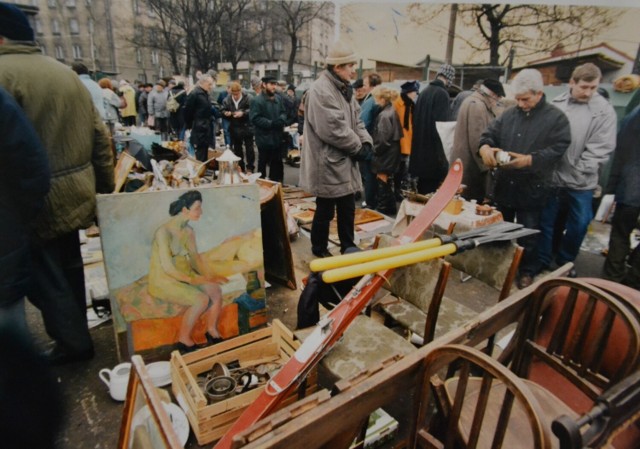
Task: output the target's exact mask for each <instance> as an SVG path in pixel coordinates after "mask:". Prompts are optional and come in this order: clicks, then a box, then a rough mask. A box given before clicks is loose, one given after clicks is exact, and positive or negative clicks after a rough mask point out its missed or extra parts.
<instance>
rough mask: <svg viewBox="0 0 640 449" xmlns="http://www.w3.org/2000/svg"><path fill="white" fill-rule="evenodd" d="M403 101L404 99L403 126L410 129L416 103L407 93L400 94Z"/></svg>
mask: <svg viewBox="0 0 640 449" xmlns="http://www.w3.org/2000/svg"><path fill="white" fill-rule="evenodd" d="M400 97H401V98H402V101H404V118H403V119H402V127H403V128H404V129H406V130H407V131H408V130H409V126H411V117H412V116H413V107H414V106H415V103H414V102H413V100H412V99H411V98H409V96H408V95H407V94H400Z"/></svg>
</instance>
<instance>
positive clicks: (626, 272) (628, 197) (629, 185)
mask: <svg viewBox="0 0 640 449" xmlns="http://www.w3.org/2000/svg"><path fill="white" fill-rule="evenodd" d="M639 136H640V106H638V107H636V108H635V109H634V110H633V111H632V112H631V113H630V114H629V115H628V116H627V117H625V119H624V120H623V121H622V124H621V127H620V132H619V133H618V141H617V144H616V150H615V152H614V153H613V154H614V157H613V167H612V168H611V175H610V176H609V184H608V185H607V189H606V193H615V195H616V210H615V213H614V214H613V221H612V222H611V235H610V237H609V253H608V254H607V260H606V261H605V263H604V270H603V277H604V278H605V279H609V280H611V281H615V282H620V283H622V284H625V285H628V286H629V287H632V288H635V289H636V290H638V289H640V245H639V246H636V247H635V249H634V250H633V251H631V248H630V247H629V236H630V235H631V233H632V232H633V230H634V229H635V227H636V226H637V223H638V217H639V216H640V175H638V173H640V138H639ZM627 257H628V258H627ZM627 265H629V266H630V268H629V269H627Z"/></svg>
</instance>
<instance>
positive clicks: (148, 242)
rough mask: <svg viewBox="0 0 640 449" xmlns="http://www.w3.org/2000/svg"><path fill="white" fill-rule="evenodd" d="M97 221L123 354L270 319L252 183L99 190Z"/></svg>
mask: <svg viewBox="0 0 640 449" xmlns="http://www.w3.org/2000/svg"><path fill="white" fill-rule="evenodd" d="M98 218H99V221H100V231H101V237H102V250H103V253H104V261H105V267H106V272H107V282H108V285H109V294H110V298H111V305H112V310H113V317H114V330H115V333H116V341H117V344H118V355H119V357H120V358H121V359H128V358H129V356H130V355H131V354H133V353H134V352H135V353H140V352H143V353H144V352H145V351H146V352H147V353H148V354H149V355H150V356H158V357H161V356H163V355H166V354H168V353H169V352H170V351H171V350H173V349H175V348H176V347H178V345H179V344H180V343H181V344H183V345H185V346H190V345H192V344H202V343H205V342H206V341H207V340H208V341H218V340H219V339H225V338H230V337H233V336H235V335H238V334H241V333H246V332H249V331H250V330H251V329H253V328H255V327H257V326H259V325H261V324H264V323H265V322H266V304H265V289H264V262H263V252H262V230H261V224H260V199H259V193H258V188H257V187H256V186H255V185H232V186H212V187H206V188H198V189H190V190H169V191H160V192H143V193H128V194H112V195H100V196H99V197H98Z"/></svg>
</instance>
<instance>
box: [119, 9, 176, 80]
mask: <svg viewBox="0 0 640 449" xmlns="http://www.w3.org/2000/svg"><path fill="white" fill-rule="evenodd" d="M146 3H147V7H148V8H149V9H150V10H151V11H152V12H153V17H154V19H155V20H149V23H148V24H147V26H144V25H143V24H140V25H139V26H138V27H137V28H136V32H135V33H134V35H133V37H132V38H130V42H131V43H132V44H134V45H135V46H136V47H143V48H155V49H159V50H161V51H162V52H163V53H165V54H166V55H167V56H168V58H169V61H170V63H171V68H172V69H173V72H174V73H183V71H185V69H186V67H184V66H183V64H182V63H181V60H182V59H183V57H184V56H185V52H186V49H185V35H184V30H182V29H181V28H180V27H179V26H178V25H177V24H176V22H175V20H174V17H173V15H174V13H175V12H174V8H173V5H172V2H171V1H170V0H147V2H146ZM138 30H139V31H138Z"/></svg>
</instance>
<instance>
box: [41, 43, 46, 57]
mask: <svg viewBox="0 0 640 449" xmlns="http://www.w3.org/2000/svg"><path fill="white" fill-rule="evenodd" d="M40 51H41V52H42V54H43V55H46V54H47V47H45V46H44V45H41V46H40Z"/></svg>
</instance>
